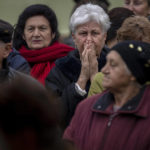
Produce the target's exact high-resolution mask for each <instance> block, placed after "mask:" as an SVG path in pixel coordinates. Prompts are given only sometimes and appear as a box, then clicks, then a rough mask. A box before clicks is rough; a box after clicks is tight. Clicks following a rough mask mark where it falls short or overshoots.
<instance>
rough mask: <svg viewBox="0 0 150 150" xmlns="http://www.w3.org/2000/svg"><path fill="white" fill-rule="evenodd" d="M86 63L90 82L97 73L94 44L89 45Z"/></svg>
mask: <svg viewBox="0 0 150 150" xmlns="http://www.w3.org/2000/svg"><path fill="white" fill-rule="evenodd" d="M88 61H89V70H90V80H91V81H92V80H93V78H94V76H95V75H96V73H98V61H97V55H96V50H95V45H94V43H92V42H90V43H89V50H88Z"/></svg>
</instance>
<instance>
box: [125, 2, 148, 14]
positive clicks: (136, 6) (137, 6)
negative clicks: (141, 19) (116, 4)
mask: <svg viewBox="0 0 150 150" xmlns="http://www.w3.org/2000/svg"><path fill="white" fill-rule="evenodd" d="M147 1H148V0H124V7H125V8H128V9H130V10H132V11H133V12H134V13H135V15H139V16H147V15H148V14H149V13H150V6H149V5H148V2H147Z"/></svg>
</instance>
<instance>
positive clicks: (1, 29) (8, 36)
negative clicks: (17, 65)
mask: <svg viewBox="0 0 150 150" xmlns="http://www.w3.org/2000/svg"><path fill="white" fill-rule="evenodd" d="M13 30H14V28H13V26H12V25H11V24H10V23H9V22H7V21H4V20H2V19H0V41H2V42H4V43H10V42H11V41H12V34H13Z"/></svg>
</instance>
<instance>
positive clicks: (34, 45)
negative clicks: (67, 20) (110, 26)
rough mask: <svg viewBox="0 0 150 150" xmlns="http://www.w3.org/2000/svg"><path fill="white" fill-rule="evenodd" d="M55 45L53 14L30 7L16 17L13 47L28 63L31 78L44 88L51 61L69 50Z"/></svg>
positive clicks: (61, 45) (47, 10)
mask: <svg viewBox="0 0 150 150" xmlns="http://www.w3.org/2000/svg"><path fill="white" fill-rule="evenodd" d="M58 41H59V32H58V22H57V17H56V14H55V12H54V11H53V10H52V9H51V8H50V7H48V6H47V5H44V4H33V5H30V6H28V7H27V8H25V10H24V11H23V12H22V13H21V14H20V16H19V18H18V21H17V24H16V27H15V31H14V36H13V47H14V48H15V49H16V50H18V51H19V52H20V54H21V55H22V56H23V57H24V58H25V59H26V60H27V61H28V63H29V65H30V67H31V71H30V74H31V76H33V77H35V78H36V79H37V80H38V81H40V82H41V83H42V84H44V85H45V78H46V76H47V75H48V73H49V72H50V70H51V69H52V68H53V67H54V66H55V60H56V59H58V58H60V57H63V56H65V55H67V53H68V52H70V51H72V50H73V48H72V47H69V46H67V45H65V44H61V43H59V42H58Z"/></svg>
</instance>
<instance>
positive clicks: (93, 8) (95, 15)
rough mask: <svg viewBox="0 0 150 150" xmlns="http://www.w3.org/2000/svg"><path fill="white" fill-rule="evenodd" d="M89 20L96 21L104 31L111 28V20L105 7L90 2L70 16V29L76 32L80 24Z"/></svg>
mask: <svg viewBox="0 0 150 150" xmlns="http://www.w3.org/2000/svg"><path fill="white" fill-rule="evenodd" d="M89 21H96V22H97V23H98V24H99V25H100V27H101V28H102V31H103V32H104V33H105V32H107V31H108V29H109V28H110V20H109V17H108V15H107V13H106V12H105V11H104V9H103V8H101V7H100V6H98V5H95V4H91V3H88V4H83V5H81V6H79V7H78V8H77V9H76V10H75V11H74V13H73V14H72V16H71V18H70V29H71V31H72V33H74V32H75V30H76V27H77V26H78V25H81V24H84V23H87V22H89Z"/></svg>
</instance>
